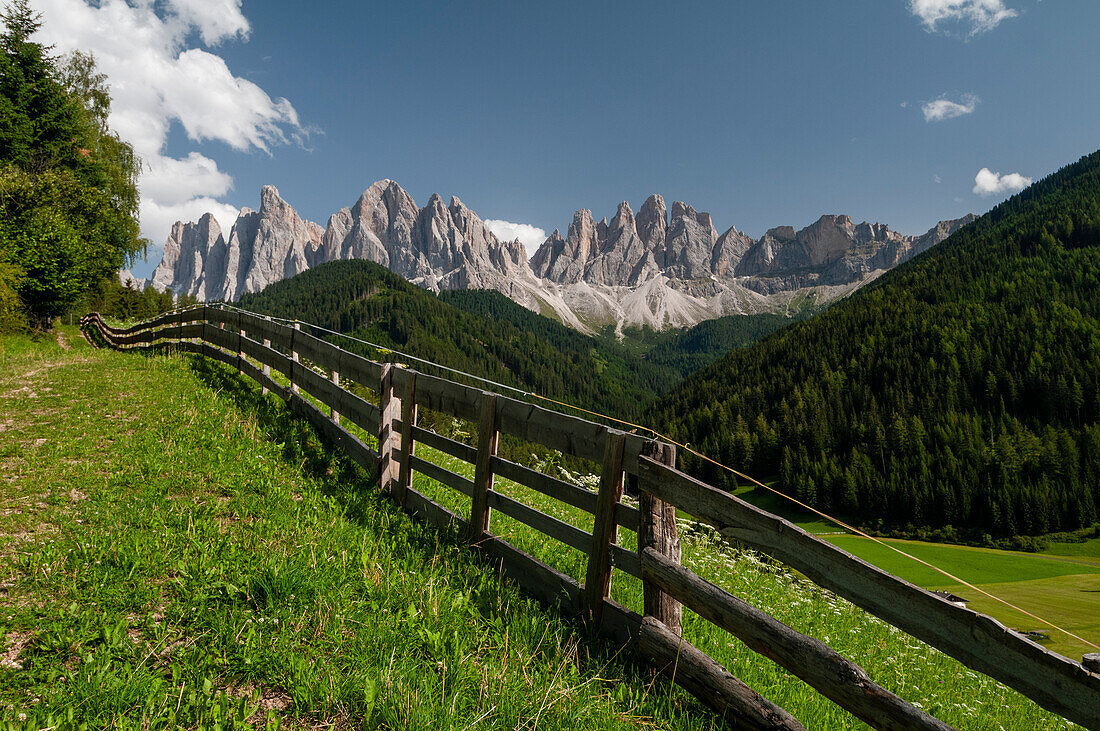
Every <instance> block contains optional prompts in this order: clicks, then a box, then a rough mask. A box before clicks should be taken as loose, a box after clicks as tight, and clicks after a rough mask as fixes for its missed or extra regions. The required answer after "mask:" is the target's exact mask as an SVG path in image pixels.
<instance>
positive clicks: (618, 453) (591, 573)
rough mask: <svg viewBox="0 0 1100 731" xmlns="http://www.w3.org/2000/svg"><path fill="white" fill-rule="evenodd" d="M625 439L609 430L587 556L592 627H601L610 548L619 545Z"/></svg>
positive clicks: (587, 599) (587, 607) (586, 594)
mask: <svg viewBox="0 0 1100 731" xmlns="http://www.w3.org/2000/svg"><path fill="white" fill-rule="evenodd" d="M625 445H626V435H625V434H624V433H623V432H621V431H616V430H615V429H608V430H607V447H606V449H605V450H604V457H603V469H602V470H601V471H600V493H599V495H598V496H597V497H596V519H595V522H594V524H593V526H592V550H591V551H589V553H588V571H587V573H586V574H585V580H584V610H585V619H586V620H587V621H588V623H589V626H590V627H592V628H596V627H599V626H600V620H601V619H602V617H603V600H604V599H606V598H607V597H608V596H609V595H610V591H611V544H612V543H615V542H617V541H618V524H617V523H616V522H615V506H616V505H618V504H619V500H621V499H622V496H623V449H624V447H625Z"/></svg>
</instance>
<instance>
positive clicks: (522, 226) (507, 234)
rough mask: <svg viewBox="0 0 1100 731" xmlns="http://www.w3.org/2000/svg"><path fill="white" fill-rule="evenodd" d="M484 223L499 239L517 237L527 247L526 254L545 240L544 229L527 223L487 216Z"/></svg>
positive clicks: (509, 239) (530, 252) (529, 254)
mask: <svg viewBox="0 0 1100 731" xmlns="http://www.w3.org/2000/svg"><path fill="white" fill-rule="evenodd" d="M485 225H486V226H488V227H489V230H490V231H492V232H493V233H494V234H495V235H496V237H497V238H498V239H500V240H501V241H514V240H515V239H519V242H520V243H521V244H523V246H524V248H526V249H527V256H531V255H533V254H534V253H535V251H536V250H537V249H538V248H539V247H540V246H542V243H543V242H544V241H546V231H544V230H543V229H541V228H537V227H535V226H532V225H531V224H529V223H512V222H511V221H501V220H499V219H494V218H487V219H485Z"/></svg>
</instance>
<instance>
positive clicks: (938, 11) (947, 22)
mask: <svg viewBox="0 0 1100 731" xmlns="http://www.w3.org/2000/svg"><path fill="white" fill-rule="evenodd" d="M909 11H910V12H911V13H913V15H915V16H917V17H918V18H920V20H921V23H923V24H924V27H925V29H926V30H928V31H929V32H930V33H935V32H937V31H944V30H945V29H946V28H950V27H953V26H959V25H961V26H963V27H965V28H968V29H969V30H968V32H967V36H969V37H973V36H976V35H978V34H979V33H985V32H986V31H990V30H993V29H994V28H996V27H997V26H998V25H1000V23H1001V21H1004V20H1008V19H1009V18H1015V17H1016V16H1017V15H1019V13H1017V12H1016V11H1015V10H1013V9H1012V8H1009V7H1007V6H1006V5H1005V4H1004V0H909Z"/></svg>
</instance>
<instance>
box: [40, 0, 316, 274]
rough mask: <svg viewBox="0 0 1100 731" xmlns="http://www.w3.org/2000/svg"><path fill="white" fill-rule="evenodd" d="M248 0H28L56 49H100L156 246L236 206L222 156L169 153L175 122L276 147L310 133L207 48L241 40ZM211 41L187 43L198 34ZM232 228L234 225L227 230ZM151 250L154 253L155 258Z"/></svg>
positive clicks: (201, 138) (204, 138) (115, 121)
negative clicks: (185, 224)
mask: <svg viewBox="0 0 1100 731" xmlns="http://www.w3.org/2000/svg"><path fill="white" fill-rule="evenodd" d="M241 2H242V0H129V2H127V0H99V2H97V3H95V4H88V2H87V1H86V0H31V6H32V7H33V8H34V9H35V10H38V11H41V13H42V16H43V26H42V31H41V34H40V39H39V40H41V41H42V42H45V43H49V44H53V45H54V46H56V50H57V52H60V53H65V52H68V51H72V50H77V49H79V50H82V51H90V52H92V53H93V54H95V57H96V61H97V63H98V65H99V70H100V71H102V72H103V73H105V74H106V75H107V78H108V81H109V83H110V85H111V116H110V119H109V123H110V125H111V128H112V129H114V130H115V131H116V132H118V134H119V135H120V136H121V137H122V138H123V139H124V140H126V141H128V142H129V143H131V144H132V145H133V146H134V151H135V152H136V153H137V154H138V156H139V157H141V159H142V161H143V172H142V175H141V177H140V179H139V181H138V184H139V187H140V189H141V193H142V199H141V230H142V235H144V236H146V237H147V238H149V239H150V240H151V241H152V242H153V243H154V245H157V246H159V245H160V244H161V243H162V242H163V241H164V240H165V238H166V237H167V236H168V232H169V230H170V228H171V225H172V223H174V222H175V221H176V220H178V219H182V220H197V218H198V217H199V216H201V215H202V214H203V213H206V212H207V211H210V212H213V213H215V215H216V217H217V218H218V222H219V223H220V224H221V225H222V226H223V227H226V226H232V224H233V220H234V219H235V217H236V209H235V208H234V207H232V206H229V205H227V204H225V203H221V202H219V201H218V200H217V199H218V198H219V197H221V196H223V195H225V194H226V193H227V192H228V191H229V190H230V189H231V188H232V186H233V179H232V177H231V176H230V175H229V174H227V173H226V172H224V171H222V170H220V169H219V168H218V164H217V162H215V161H214V160H212V159H210V158H209V157H206V156H205V155H202V154H200V153H198V152H194V151H193V152H190V153H189V154H186V155H184V156H182V157H173V156H170V155H168V154H167V149H166V148H167V142H168V133H169V130H170V129H171V127H172V125H173V124H179V125H180V126H181V127H182V128H183V130H184V132H185V133H186V135H187V137H188V138H189V139H190V140H192V141H193V142H210V141H213V142H220V143H224V144H226V145H228V146H229V147H231V148H233V149H234V150H239V151H250V150H256V151H262V152H270V151H271V149H272V148H273V147H274V146H276V145H280V144H285V143H286V142H288V141H297V140H300V139H301V137H302V136H303V135H304V134H305V133H304V131H303V129H302V126H301V124H300V122H299V120H298V114H297V112H296V111H295V109H294V106H293V105H292V104H291V103H290V102H289V101H287V100H286V99H282V98H275V99H273V98H271V97H270V96H269V95H268V94H267V92H265V91H264V90H263V89H262V88H260V87H259V86H257V85H256V84H254V83H253V82H251V81H248V80H247V79H242V78H240V77H238V76H235V75H234V74H233V72H232V71H231V70H230V69H229V66H228V65H227V64H226V62H225V60H224V59H223V58H222V57H221V56H218V55H217V54H215V53H212V52H211V50H210V49H211V48H213V47H215V46H217V45H218V44H221V43H224V42H227V41H232V40H245V39H247V37H248V34H249V31H250V26H249V23H248V20H247V18H245V16H244V15H243V14H242V12H241ZM196 34H197V35H198V38H200V39H201V41H202V44H203V45H205V47H206V48H196V47H190V46H191V45H193V43H189V41H191V40H192V39H194V38H195V35H196ZM227 233H228V231H227ZM157 261H159V254H157V255H156V258H155V259H154V258H153V255H152V254H150V262H151V263H152V264H156V262H157Z"/></svg>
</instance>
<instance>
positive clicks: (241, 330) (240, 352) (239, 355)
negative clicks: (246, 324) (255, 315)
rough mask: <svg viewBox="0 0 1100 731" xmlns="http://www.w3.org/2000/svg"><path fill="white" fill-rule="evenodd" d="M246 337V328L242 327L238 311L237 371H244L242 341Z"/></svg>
mask: <svg viewBox="0 0 1100 731" xmlns="http://www.w3.org/2000/svg"><path fill="white" fill-rule="evenodd" d="M244 337H245V332H244V328H243V327H241V313H240V312H238V313H237V372H238V373H244V361H245V355H244V343H243V342H242V341H243V340H244Z"/></svg>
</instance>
